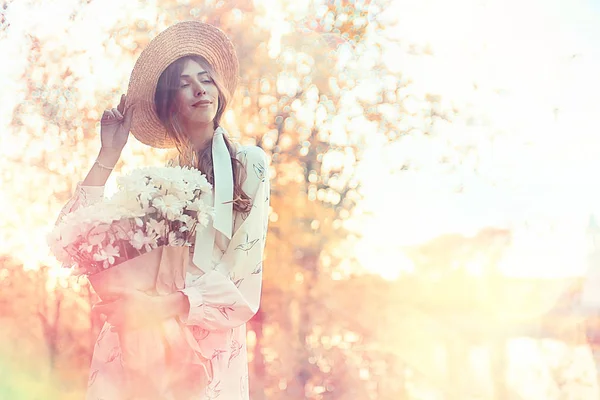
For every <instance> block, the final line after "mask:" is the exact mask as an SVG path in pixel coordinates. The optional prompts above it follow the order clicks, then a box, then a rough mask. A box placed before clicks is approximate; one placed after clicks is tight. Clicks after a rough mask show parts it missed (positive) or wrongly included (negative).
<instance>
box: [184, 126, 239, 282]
mask: <svg viewBox="0 0 600 400" xmlns="http://www.w3.org/2000/svg"><path fill="white" fill-rule="evenodd" d="M226 134H227V131H226V130H225V129H224V128H222V127H220V126H219V127H217V129H215V132H214V135H213V141H212V159H213V177H214V185H213V193H214V210H215V214H214V218H213V223H212V225H211V224H210V223H209V224H208V226H207V227H206V228H204V229H201V230H200V231H199V232H197V234H196V241H195V243H194V257H193V262H194V264H196V266H198V267H199V268H200V269H202V270H203V271H204V272H208V270H210V268H208V267H211V266H212V262H211V261H212V255H213V247H214V243H215V235H216V231H219V232H221V233H222V234H223V235H225V237H227V239H230V240H231V236H232V230H233V168H232V166H231V155H230V154H229V150H228V149H227V145H226V144H225V138H224V136H225V135H226ZM211 200H212V199H211ZM209 201H210V200H209Z"/></svg>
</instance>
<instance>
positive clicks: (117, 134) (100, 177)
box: [82, 95, 134, 186]
mask: <svg viewBox="0 0 600 400" xmlns="http://www.w3.org/2000/svg"><path fill="white" fill-rule="evenodd" d="M125 100H126V97H125V95H122V96H121V102H120V103H119V105H118V106H117V107H116V108H113V109H111V110H106V111H104V114H102V119H101V120H100V139H101V141H102V146H101V148H100V152H99V153H98V157H97V158H96V162H95V163H94V165H92V168H91V169H90V171H89V172H88V174H87V176H86V177H85V179H84V180H83V182H82V185H83V186H104V185H105V184H106V181H107V180H108V177H109V176H110V173H111V172H112V168H114V166H115V165H116V164H117V162H118V161H119V157H120V156H121V151H122V150H123V147H124V146H125V144H126V143H127V137H128V136H129V129H130V127H131V118H132V116H133V111H134V110H133V109H132V108H131V107H130V108H129V109H125Z"/></svg>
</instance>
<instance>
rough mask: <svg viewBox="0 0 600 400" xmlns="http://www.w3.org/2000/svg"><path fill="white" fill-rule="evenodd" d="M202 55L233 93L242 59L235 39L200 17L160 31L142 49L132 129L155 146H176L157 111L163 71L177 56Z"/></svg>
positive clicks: (133, 80) (130, 96)
mask: <svg viewBox="0 0 600 400" xmlns="http://www.w3.org/2000/svg"><path fill="white" fill-rule="evenodd" d="M187 55H201V56H203V57H204V58H206V60H207V61H208V62H209V63H210V64H211V66H212V67H213V68H214V69H215V70H216V71H217V73H219V74H220V75H221V77H222V79H223V81H224V84H225V89H226V90H227V91H229V95H230V97H231V96H233V95H234V93H235V88H236V86H237V83H238V79H239V77H238V73H239V62H238V58H237V55H236V53H235V48H234V47H233V43H231V41H230V40H229V38H228V37H227V35H225V33H224V32H223V31H221V30H220V29H219V28H217V27H215V26H212V25H210V24H206V23H203V22H200V21H184V22H179V23H177V24H175V25H172V26H170V27H169V28H167V29H165V30H164V31H162V32H161V33H159V34H158V35H157V36H156V37H155V38H154V39H152V41H150V43H149V44H148V46H147V47H146V48H145V49H144V50H143V51H142V53H141V54H140V56H139V58H138V60H137V61H136V63H135V66H134V67H133V71H132V72H131V77H130V80H129V88H128V90H127V104H126V107H128V106H130V105H132V104H135V106H136V109H135V113H134V116H133V120H132V121H131V133H132V134H133V136H135V137H136V138H137V139H138V140H139V141H140V142H142V143H144V144H147V145H149V146H152V147H158V148H171V147H175V144H174V143H173V141H172V140H171V139H170V138H169V136H168V134H167V130H166V129H165V127H164V126H163V125H162V123H161V122H160V120H159V119H158V115H157V114H156V106H155V104H154V94H155V91H156V84H157V82H158V78H159V77H160V75H161V74H162V72H163V71H164V70H165V69H166V68H167V67H168V66H169V65H170V64H171V63H172V62H174V61H175V60H177V59H179V58H181V57H183V56H187Z"/></svg>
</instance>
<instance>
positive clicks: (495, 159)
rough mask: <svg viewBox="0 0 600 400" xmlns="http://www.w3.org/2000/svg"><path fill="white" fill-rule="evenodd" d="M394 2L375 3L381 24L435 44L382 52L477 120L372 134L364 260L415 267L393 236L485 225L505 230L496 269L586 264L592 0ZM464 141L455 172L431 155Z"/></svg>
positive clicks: (593, 71)
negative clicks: (427, 132) (390, 139)
mask: <svg viewBox="0 0 600 400" xmlns="http://www.w3.org/2000/svg"><path fill="white" fill-rule="evenodd" d="M391 6H392V9H388V10H387V11H389V12H387V11H386V13H385V15H384V16H382V18H388V20H386V22H387V23H389V28H388V29H389V31H390V32H392V33H391V35H390V36H392V37H394V38H396V39H401V41H409V42H412V43H420V44H429V45H430V48H431V49H432V53H433V56H431V57H425V58H424V57H411V56H408V55H402V56H398V55H397V54H399V53H398V52H393V53H392V52H390V53H389V63H390V65H395V64H397V65H398V68H399V69H400V68H401V69H402V71H403V73H408V74H410V75H409V76H410V77H411V78H413V79H414V80H415V81H416V82H418V84H417V85H416V86H417V88H416V89H415V91H416V92H417V93H419V92H420V93H438V94H440V95H441V96H442V97H443V98H444V99H445V101H449V102H451V103H452V104H456V105H459V106H460V107H461V108H463V109H467V110H469V114H472V115H477V116H480V117H481V120H482V121H485V123H483V124H480V125H479V126H469V125H468V124H467V123H466V121H464V120H461V117H460V116H457V119H456V120H455V121H454V123H453V124H449V125H447V126H441V127H440V128H439V129H438V130H436V134H437V136H438V137H437V138H436V139H433V140H432V139H429V138H424V137H407V138H404V139H402V140H400V141H398V142H397V143H395V144H393V145H389V144H385V143H384V142H383V141H381V140H375V139H374V140H372V141H371V144H372V146H371V148H370V149H369V150H368V152H367V156H366V157H365V160H364V161H363V163H362V171H363V175H364V176H365V178H364V179H363V185H364V188H365V190H364V193H365V194H366V196H367V198H366V199H365V203H364V204H363V207H364V208H365V210H366V212H369V213H371V217H370V218H366V221H367V222H365V226H364V227H363V228H362V229H361V231H362V233H363V234H364V235H365V239H364V240H363V242H362V243H361V246H360V247H359V249H358V254H359V256H360V257H361V258H362V260H363V264H367V263H369V264H372V265H373V264H374V265H380V266H381V267H380V268H381V273H382V274H383V275H384V276H388V277H389V278H391V279H393V278H394V277H396V276H398V274H399V273H400V272H401V271H402V270H408V271H410V270H411V269H412V268H413V267H414V266H413V265H412V264H411V263H410V261H408V260H407V259H406V257H405V256H404V255H403V252H402V247H403V246H411V245H415V244H418V243H421V242H423V241H426V240H428V239H431V238H433V237H435V236H438V235H441V234H444V233H453V232H457V233H462V234H464V235H466V236H469V235H473V234H474V233H475V232H476V231H477V230H479V229H482V228H484V227H486V226H496V227H506V228H510V229H512V230H513V234H514V237H513V245H512V246H511V248H510V249H508V251H507V254H506V257H505V258H504V260H503V261H502V264H501V269H502V271H503V272H504V273H505V274H507V275H512V276H527V277H531V276H537V277H559V276H578V275H581V274H583V273H584V272H585V269H586V267H587V265H586V252H587V248H586V238H585V236H584V235H585V229H586V225H587V222H588V219H589V215H590V213H591V212H593V211H594V210H600V207H599V206H600V196H599V189H600V188H599V187H598V185H597V184H596V183H595V181H596V179H595V175H596V171H600V168H598V167H599V166H600V157H598V154H600V135H599V133H600V132H599V129H598V127H597V123H596V118H595V114H596V112H597V111H596V110H598V109H599V107H600V98H599V97H598V95H597V94H598V93H600V79H598V76H597V71H600V50H599V49H600V46H598V44H599V43H600V24H598V21H600V12H599V10H600V7H599V6H598V2H594V3H591V2H584V1H574V2H569V3H568V5H567V3H566V2H558V1H537V0H526V1H516V0H509V1H502V2H500V1H475V0H460V1H452V2H445V1H441V0H426V1H400V0H398V1H393V2H391ZM396 7H397V8H396ZM394 8H396V10H397V12H396V13H395V12H392V10H393V9H394ZM400 10H401V12H400ZM431 10H436V12H432V11H431ZM390 16H393V17H390ZM398 16H399V17H398ZM392 46H398V45H397V44H392ZM400 46H401V45H400ZM473 83H476V84H477V90H474V89H473ZM555 110H558V111H555ZM466 145H469V146H471V147H474V148H475V149H476V151H475V155H474V156H469V157H467V158H465V159H464V160H463V164H462V165H460V166H459V167H458V172H457V173H454V174H447V173H445V172H442V171H440V170H439V168H437V167H435V166H434V164H435V163H437V162H438V160H439V156H440V155H441V154H446V153H447V152H448V150H447V149H448V148H449V147H460V146H466ZM407 159H408V160H411V161H412V160H414V161H412V162H411V165H415V166H416V167H415V168H416V169H418V170H417V171H405V172H400V173H398V172H396V173H388V172H387V171H388V170H389V169H390V168H389V164H390V163H393V162H394V161H393V160H396V162H397V163H398V165H401V163H403V162H405V160H407ZM474 166H476V167H477V171H478V172H474ZM374 176H376V177H377V179H373V177H374ZM458 183H462V185H463V191H462V192H461V193H455V188H456V187H457V184H458ZM396 260H397V261H396Z"/></svg>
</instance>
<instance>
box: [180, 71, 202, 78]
mask: <svg viewBox="0 0 600 400" xmlns="http://www.w3.org/2000/svg"><path fill="white" fill-rule="evenodd" d="M202 74H208V71H202V72H198V75H202ZM189 77H190V76H189V75H181V76H180V78H189Z"/></svg>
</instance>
